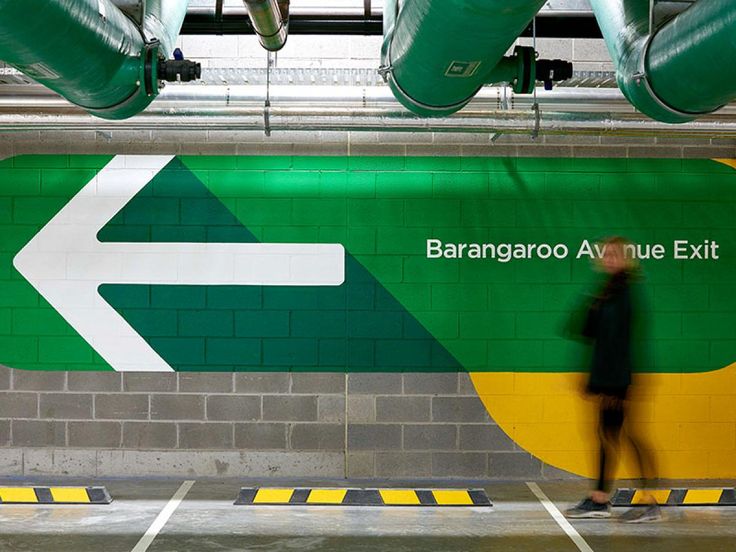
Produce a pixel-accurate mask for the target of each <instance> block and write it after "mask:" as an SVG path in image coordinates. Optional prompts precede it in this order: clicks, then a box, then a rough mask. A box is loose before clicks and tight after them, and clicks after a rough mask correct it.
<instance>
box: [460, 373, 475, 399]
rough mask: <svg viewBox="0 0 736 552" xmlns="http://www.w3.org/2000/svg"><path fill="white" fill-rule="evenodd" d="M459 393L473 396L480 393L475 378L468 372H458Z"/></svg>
mask: <svg viewBox="0 0 736 552" xmlns="http://www.w3.org/2000/svg"><path fill="white" fill-rule="evenodd" d="M457 394H458V395H468V396H471V397H476V396H477V395H478V392H477V391H476V390H475V384H473V380H472V379H471V378H470V374H468V373H467V372H458V374H457Z"/></svg>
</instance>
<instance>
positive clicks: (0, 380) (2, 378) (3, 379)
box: [0, 365, 11, 389]
mask: <svg viewBox="0 0 736 552" xmlns="http://www.w3.org/2000/svg"><path fill="white" fill-rule="evenodd" d="M10 370H11V369H10V368H8V367H7V366H2V365H0V389H10Z"/></svg>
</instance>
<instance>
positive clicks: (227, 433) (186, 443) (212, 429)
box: [179, 422, 233, 450]
mask: <svg viewBox="0 0 736 552" xmlns="http://www.w3.org/2000/svg"><path fill="white" fill-rule="evenodd" d="M179 448H181V449H214V450H221V449H231V448H233V425H232V424H226V423H206V424H205V423H190V422H183V423H180V424H179Z"/></svg>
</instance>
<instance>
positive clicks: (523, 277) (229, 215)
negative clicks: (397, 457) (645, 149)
mask: <svg viewBox="0 0 736 552" xmlns="http://www.w3.org/2000/svg"><path fill="white" fill-rule="evenodd" d="M109 160H110V158H109V157H76V156H71V157H69V156H39V157H32V156H31V157H16V158H14V159H10V160H6V161H3V162H0V362H2V363H4V364H7V365H9V366H13V367H18V368H27V369H59V370H61V369H72V370H99V369H110V367H109V366H108V365H107V364H106V363H105V361H104V360H102V359H101V358H100V357H99V356H98V355H97V354H96V353H95V352H94V351H93V350H92V348H90V347H89V346H87V345H86V343H85V341H84V340H83V339H82V338H81V337H79V336H78V335H77V334H76V332H75V331H74V330H73V329H72V328H71V327H70V326H69V325H68V324H67V323H66V322H65V321H64V320H63V318H61V317H60V316H59V315H58V314H57V313H56V312H55V311H54V310H53V309H52V308H50V306H49V305H48V304H46V303H45V301H44V299H43V298H42V297H40V296H39V295H38V293H36V291H35V290H34V289H33V287H32V286H31V285H30V284H28V283H27V282H26V281H25V279H24V278H23V277H22V276H21V275H20V274H19V273H17V271H16V270H15V269H14V268H13V266H12V259H13V257H14V255H15V254H16V253H17V252H18V250H19V249H20V248H21V247H23V246H24V245H25V244H26V243H27V242H28V241H29V240H30V239H31V238H32V237H33V236H34V235H35V234H36V233H37V232H38V230H39V229H40V228H41V227H42V226H43V225H44V224H45V223H46V222H48V220H49V219H50V218H51V217H52V216H53V215H54V214H55V213H56V212H57V211H58V210H59V209H61V207H62V206H63V205H64V204H65V203H66V202H68V201H69V200H70V199H71V198H72V197H73V196H74V195H75V194H76V193H77V192H79V190H81V189H82V187H83V186H84V185H85V184H87V182H88V181H89V180H90V179H91V178H92V177H94V175H95V173H96V171H98V170H100V169H101V168H102V167H103V166H104V165H105V164H106V163H107V162H108V161H109ZM735 215H736V170H734V169H733V168H732V167H729V166H726V165H724V164H721V163H717V162H715V161H709V160H680V159H678V160H664V159H662V160H659V159H652V160H641V159H602V160H597V159H526V158H522V159H502V158H411V157H409V158H368V157H357V158H345V157H181V158H177V159H174V160H173V161H172V162H171V163H169V164H168V165H167V167H166V168H165V169H164V170H163V171H161V172H160V173H158V175H156V176H155V178H154V179H153V180H152V181H151V182H150V183H149V184H148V185H147V186H146V187H145V188H144V189H143V190H142V191H141V192H140V193H139V194H138V195H137V196H136V197H135V198H133V199H132V200H131V201H130V202H129V203H128V204H127V205H126V206H125V207H124V209H123V210H121V211H120V212H119V213H118V215H116V216H115V217H114V218H113V219H112V220H111V221H110V222H109V223H108V224H107V225H106V226H105V227H104V228H103V229H102V231H100V232H99V234H98V238H99V240H100V241H102V242H187V243H191V242H222V243H240V242H287V243H341V244H343V245H344V246H345V249H346V281H345V283H344V284H343V285H342V286H338V287H333V288H329V287H319V286H312V287H299V286H296V287H280V286H214V285H213V286H176V285H102V286H101V287H100V288H99V291H100V294H101V295H102V296H103V298H105V299H106V300H107V301H108V302H109V303H110V304H111V305H112V306H113V307H114V308H115V309H116V310H117V311H118V312H119V313H120V314H121V315H122V316H123V317H124V318H125V319H126V320H127V321H128V322H129V323H130V325H131V326H132V327H133V328H134V329H135V330H136V331H137V332H138V333H139V334H141V335H142V336H143V337H144V339H145V340H146V341H147V342H148V343H149V344H150V345H151V346H152V347H153V349H154V350H155V351H156V352H157V353H158V354H159V355H161V356H162V357H163V358H164V359H165V360H166V362H167V363H168V364H170V365H171V366H173V367H174V368H175V369H176V370H217V371H222V370H228V371H229V370H239V371H240V370H253V371H263V370H279V371H280V370H309V371H320V370H324V371H343V370H348V371H454V370H468V371H553V372H557V371H570V370H576V369H578V366H577V365H576V362H575V359H576V358H579V355H578V352H577V351H576V350H575V349H574V345H572V344H571V343H570V342H569V341H567V340H565V339H564V338H563V337H562V336H561V330H562V327H563V325H564V323H565V322H566V320H567V318H568V316H569V313H570V310H571V308H572V307H573V305H574V304H575V303H576V301H577V300H578V297H579V296H580V294H581V293H582V292H585V291H586V290H590V288H591V286H593V285H594V282H595V278H596V276H595V275H594V274H593V272H592V271H591V268H590V261H589V260H587V259H585V258H581V259H575V254H576V252H577V250H578V248H579V247H580V244H581V242H582V240H585V239H588V240H594V239H596V238H600V237H603V236H606V235H611V234H622V235H624V236H627V237H629V238H630V239H632V240H634V241H635V242H640V243H648V244H655V243H659V244H663V245H664V246H665V247H666V255H665V258H664V259H661V260H644V261H643V262H642V266H643V270H644V274H645V280H644V281H643V286H642V288H643V292H644V294H645V296H646V299H645V300H646V304H647V305H648V306H649V310H650V316H649V320H650V322H651V325H650V327H649V330H650V331H649V336H650V344H651V353H652V354H651V355H649V358H650V362H648V363H647V365H646V366H643V369H646V370H649V371H657V372H679V371H686V372H699V371H709V370H715V369H718V368H721V367H723V366H725V365H727V364H730V363H732V362H733V361H734V360H736V359H734V352H736V299H734V294H733V292H732V286H733V283H734V274H735V272H734V269H736V257H735V256H734V251H736V239H735V236H734V229H735V228H736V216H735ZM427 239H439V240H442V241H443V242H453V243H460V242H462V243H487V242H492V243H509V242H511V243H514V242H520V243H542V242H546V243H550V244H556V243H560V244H565V245H566V246H567V247H568V248H569V250H570V254H569V256H568V257H566V258H564V259H547V260H543V259H537V258H533V259H512V260H510V261H509V262H498V261H496V260H493V259H468V258H463V259H454V258H453V259H446V258H441V259H428V258H427V251H426V240H427ZM675 240H689V241H690V242H692V243H702V242H703V241H704V240H710V241H715V242H717V244H718V246H719V247H718V250H717V251H718V256H719V258H718V259H717V260H716V259H693V260H678V259H674V258H673V254H672V253H673V251H672V247H673V242H674V241H675ZM701 251H702V250H701Z"/></svg>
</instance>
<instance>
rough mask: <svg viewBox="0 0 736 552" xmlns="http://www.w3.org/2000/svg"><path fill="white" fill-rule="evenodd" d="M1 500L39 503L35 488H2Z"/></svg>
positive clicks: (0, 492) (0, 491)
mask: <svg viewBox="0 0 736 552" xmlns="http://www.w3.org/2000/svg"><path fill="white" fill-rule="evenodd" d="M0 500H2V501H3V502H16V503H18V502H20V503H29V502H30V503H35V502H38V498H36V493H35V492H34V490H33V488H29V487H0Z"/></svg>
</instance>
